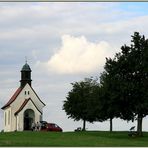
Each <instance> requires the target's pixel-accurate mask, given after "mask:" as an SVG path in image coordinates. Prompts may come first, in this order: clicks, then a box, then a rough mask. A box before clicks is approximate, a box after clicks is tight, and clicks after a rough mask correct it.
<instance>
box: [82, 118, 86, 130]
mask: <svg viewBox="0 0 148 148" xmlns="http://www.w3.org/2000/svg"><path fill="white" fill-rule="evenodd" d="M85 126H86V120H83V128H82V131H85V130H86V129H85Z"/></svg>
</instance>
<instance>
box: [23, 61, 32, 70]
mask: <svg viewBox="0 0 148 148" xmlns="http://www.w3.org/2000/svg"><path fill="white" fill-rule="evenodd" d="M21 71H31V68H30V66H29V65H28V64H27V63H26V64H25V65H24V66H23V67H22V70H21Z"/></svg>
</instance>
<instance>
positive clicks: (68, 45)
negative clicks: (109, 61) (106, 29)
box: [46, 35, 112, 74]
mask: <svg viewBox="0 0 148 148" xmlns="http://www.w3.org/2000/svg"><path fill="white" fill-rule="evenodd" d="M111 48H112V47H111V46H110V45H109V44H108V43H107V42H105V41H100V42H98V43H95V42H90V41H88V40H87V39H86V37H85V36H79V37H74V36H71V35H63V36H62V46H61V47H60V48H59V49H58V50H57V52H56V53H55V54H54V55H53V56H51V58H50V59H49V61H48V62H47V63H46V66H47V68H48V69H50V70H52V71H54V72H57V73H60V74H76V73H91V72H94V71H98V69H99V68H102V67H103V65H104V63H105V57H106V56H110V55H111Z"/></svg>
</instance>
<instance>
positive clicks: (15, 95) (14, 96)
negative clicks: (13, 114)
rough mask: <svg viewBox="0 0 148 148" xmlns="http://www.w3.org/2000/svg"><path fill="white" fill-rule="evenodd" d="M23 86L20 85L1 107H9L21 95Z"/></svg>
mask: <svg viewBox="0 0 148 148" xmlns="http://www.w3.org/2000/svg"><path fill="white" fill-rule="evenodd" d="M22 89H23V88H21V87H19V88H18V89H17V90H16V92H15V93H14V94H13V96H12V97H11V99H10V100H9V101H8V102H7V103H6V104H5V105H4V106H3V107H2V108H1V109H5V108H6V107H8V106H9V105H10V104H11V103H12V102H13V101H14V100H15V99H16V98H17V96H18V95H19V93H20V92H21V91H22Z"/></svg>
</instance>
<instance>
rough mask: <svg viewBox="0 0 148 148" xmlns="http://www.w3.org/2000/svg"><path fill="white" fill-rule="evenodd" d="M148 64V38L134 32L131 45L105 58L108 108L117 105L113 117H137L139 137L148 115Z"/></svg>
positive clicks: (105, 86)
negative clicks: (113, 55)
mask: <svg viewBox="0 0 148 148" xmlns="http://www.w3.org/2000/svg"><path fill="white" fill-rule="evenodd" d="M147 65H148V40H147V39H145V37H144V36H141V35H140V34H139V33H138V32H135V33H134V35H133V36H132V40H131V45H130V46H127V45H124V46H122V47H121V52H119V53H117V54H116V55H115V57H114V58H113V59H111V58H108V59H107V60H106V64H105V71H104V73H103V74H102V76H101V77H102V80H101V83H102V87H104V88H106V89H107V93H108V98H107V99H106V100H108V101H107V102H110V107H109V110H111V112H112V111H113V110H114V109H113V108H115V112H113V114H114V115H113V116H114V117H116V116H117V117H120V118H122V119H125V120H134V119H137V132H138V134H139V135H140V136H141V135H142V119H143V117H145V116H146V115H147V114H148V91H147V90H148V66H147ZM116 110H118V112H116ZM109 112H110V111H109ZM116 113H117V114H116ZM118 113H119V114H118Z"/></svg>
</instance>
